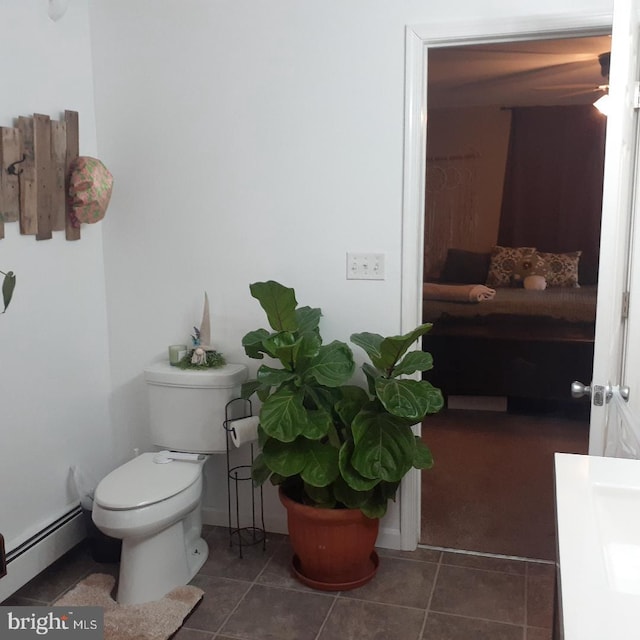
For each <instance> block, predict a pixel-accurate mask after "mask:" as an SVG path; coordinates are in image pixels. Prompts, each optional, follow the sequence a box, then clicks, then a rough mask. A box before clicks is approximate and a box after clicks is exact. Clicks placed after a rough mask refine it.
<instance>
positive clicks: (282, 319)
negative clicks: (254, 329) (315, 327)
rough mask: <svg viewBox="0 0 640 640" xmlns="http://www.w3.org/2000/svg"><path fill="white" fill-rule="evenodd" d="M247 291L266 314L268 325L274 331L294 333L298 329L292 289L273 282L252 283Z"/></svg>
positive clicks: (295, 303) (294, 295) (295, 304)
mask: <svg viewBox="0 0 640 640" xmlns="http://www.w3.org/2000/svg"><path fill="white" fill-rule="evenodd" d="M249 289H250V291H251V295H252V296H253V297H254V298H256V300H258V302H259V303H260V306H261V307H262V308H263V309H264V311H265V313H266V314H267V318H268V320H269V325H270V326H271V328H272V329H273V330H274V331H295V330H296V329H297V328H298V320H297V316H296V307H297V305H298V303H297V301H296V294H295V291H294V290H293V289H290V288H288V287H284V286H283V285H281V284H280V283H278V282H274V281H273V280H269V281H268V282H254V283H253V284H252V285H250V287H249Z"/></svg>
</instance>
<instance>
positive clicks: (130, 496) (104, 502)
mask: <svg viewBox="0 0 640 640" xmlns="http://www.w3.org/2000/svg"><path fill="white" fill-rule="evenodd" d="M154 456H155V454H154V453H142V454H140V455H139V456H138V457H136V458H133V459H132V460H129V462H126V463H125V464H123V465H122V466H121V467H118V468H117V469H114V470H113V471H112V472H111V473H110V474H108V475H107V476H106V477H105V478H103V479H102V480H101V481H100V482H99V483H98V486H97V487H96V491H95V494H94V500H95V502H96V503H97V504H98V505H100V506H101V507H104V508H105V509H118V510H124V509H135V508H138V507H144V506H148V505H151V504H155V503H156V502H161V501H162V500H167V499H168V498H171V497H172V496H175V495H176V494H178V493H180V492H182V491H184V490H185V489H187V488H189V487H190V486H191V485H192V484H193V483H194V482H196V480H197V479H198V477H199V476H200V474H201V473H202V464H203V462H202V461H199V462H190V461H189V462H187V461H183V460H176V461H174V462H169V463H167V464H158V463H156V462H154V461H153V458H154Z"/></svg>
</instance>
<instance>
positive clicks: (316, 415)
mask: <svg viewBox="0 0 640 640" xmlns="http://www.w3.org/2000/svg"><path fill="white" fill-rule="evenodd" d="M306 418H307V419H306V421H305V424H304V425H303V426H302V429H301V433H302V434H303V435H304V437H305V438H309V440H320V438H324V437H325V436H326V435H327V433H329V429H330V428H331V427H332V426H333V422H332V420H331V416H330V415H329V414H328V413H327V412H326V411H324V410H322V409H318V410H311V409H307V415H306Z"/></svg>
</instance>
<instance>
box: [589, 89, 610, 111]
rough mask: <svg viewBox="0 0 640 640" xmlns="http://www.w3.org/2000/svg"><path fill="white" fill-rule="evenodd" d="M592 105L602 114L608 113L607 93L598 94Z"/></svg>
mask: <svg viewBox="0 0 640 640" xmlns="http://www.w3.org/2000/svg"><path fill="white" fill-rule="evenodd" d="M593 106H594V107H595V108H596V109H597V110H598V111H599V112H600V113H602V114H603V115H605V116H606V115H608V113H609V94H608V93H605V94H604V95H603V96H600V97H599V98H598V99H597V100H596V101H595V102H594V103H593Z"/></svg>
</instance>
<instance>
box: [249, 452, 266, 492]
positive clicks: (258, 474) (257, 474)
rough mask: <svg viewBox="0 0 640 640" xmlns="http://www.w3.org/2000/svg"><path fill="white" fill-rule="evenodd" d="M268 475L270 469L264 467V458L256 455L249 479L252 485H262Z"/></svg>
mask: <svg viewBox="0 0 640 640" xmlns="http://www.w3.org/2000/svg"><path fill="white" fill-rule="evenodd" d="M270 475H271V469H269V467H268V466H267V465H266V463H265V461H264V456H263V455H262V454H261V453H260V454H258V455H257V456H256V458H255V460H254V461H253V464H252V465H251V477H252V478H253V484H254V485H256V486H259V485H261V484H264V483H265V482H266V481H267V480H268V478H269V476H270Z"/></svg>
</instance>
